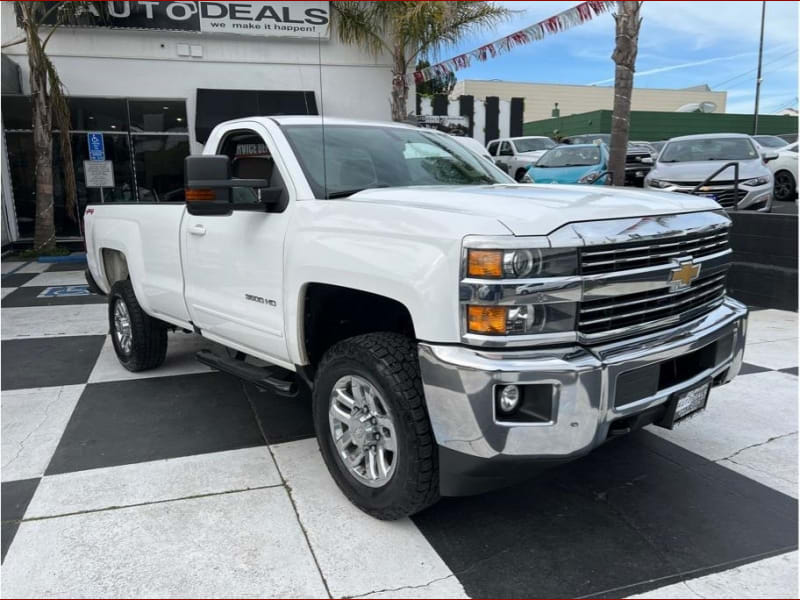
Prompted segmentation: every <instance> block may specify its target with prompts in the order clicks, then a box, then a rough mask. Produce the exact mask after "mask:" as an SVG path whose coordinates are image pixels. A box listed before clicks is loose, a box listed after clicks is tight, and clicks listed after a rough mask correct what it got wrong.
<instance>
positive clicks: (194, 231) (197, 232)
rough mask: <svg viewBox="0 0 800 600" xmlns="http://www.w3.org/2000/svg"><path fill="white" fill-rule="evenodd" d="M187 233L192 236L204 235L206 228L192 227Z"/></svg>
mask: <svg viewBox="0 0 800 600" xmlns="http://www.w3.org/2000/svg"><path fill="white" fill-rule="evenodd" d="M189 233H191V234H192V235H205V234H206V228H205V227H203V226H202V225H192V226H191V227H189Z"/></svg>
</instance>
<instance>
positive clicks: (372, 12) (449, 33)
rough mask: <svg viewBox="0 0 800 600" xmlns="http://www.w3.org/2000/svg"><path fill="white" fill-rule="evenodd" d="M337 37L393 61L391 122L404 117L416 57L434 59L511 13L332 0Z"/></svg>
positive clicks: (482, 5) (476, 5)
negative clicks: (409, 75)
mask: <svg viewBox="0 0 800 600" xmlns="http://www.w3.org/2000/svg"><path fill="white" fill-rule="evenodd" d="M332 5H333V9H334V11H335V12H336V14H337V16H338V20H337V24H336V29H337V31H338V35H339V39H340V40H341V41H343V42H345V43H349V44H359V45H361V46H363V47H365V48H366V49H367V50H368V51H370V52H372V53H373V54H375V55H378V54H380V53H381V52H384V51H385V52H388V53H389V54H390V55H391V57H392V95H391V102H392V119H393V120H395V121H403V120H405V119H406V114H407V110H406V106H407V104H406V103H407V101H408V82H407V81H406V78H405V75H406V71H407V70H408V67H409V66H410V65H411V64H414V61H415V60H416V59H417V57H421V56H427V55H435V54H436V53H437V52H438V51H439V50H441V49H442V48H443V47H444V46H446V45H452V44H455V43H456V42H458V41H459V40H461V39H462V38H463V37H464V35H465V34H466V33H467V32H469V31H471V30H472V29H474V28H480V27H489V26H492V25H495V24H496V23H498V22H499V21H501V20H503V19H505V18H506V17H507V16H508V15H509V14H510V11H509V10H508V9H506V8H503V7H500V6H496V5H494V4H492V3H490V2H424V1H423V2H332Z"/></svg>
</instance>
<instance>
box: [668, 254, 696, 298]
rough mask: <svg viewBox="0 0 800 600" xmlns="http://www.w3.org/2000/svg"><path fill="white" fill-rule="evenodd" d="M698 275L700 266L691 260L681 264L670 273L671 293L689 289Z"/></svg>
mask: <svg viewBox="0 0 800 600" xmlns="http://www.w3.org/2000/svg"><path fill="white" fill-rule="evenodd" d="M698 275H700V265H695V264H693V263H692V261H690V260H687V261H684V262H681V263H680V264H679V265H678V266H677V267H676V268H674V269H672V271H670V272H669V291H670V292H677V291H679V290H682V289H684V288H687V287H689V285H691V283H692V282H693V281H694V280H695V279H697V277H698Z"/></svg>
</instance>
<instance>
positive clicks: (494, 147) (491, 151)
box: [486, 142, 500, 156]
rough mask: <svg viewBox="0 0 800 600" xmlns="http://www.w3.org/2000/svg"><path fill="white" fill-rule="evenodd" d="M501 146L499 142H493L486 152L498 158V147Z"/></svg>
mask: <svg viewBox="0 0 800 600" xmlns="http://www.w3.org/2000/svg"><path fill="white" fill-rule="evenodd" d="M499 145H500V143H499V142H492V143H490V144H489V147H488V148H487V149H486V150H487V151H488V152H489V154H491V155H492V156H497V146H499Z"/></svg>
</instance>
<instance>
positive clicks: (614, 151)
mask: <svg viewBox="0 0 800 600" xmlns="http://www.w3.org/2000/svg"><path fill="white" fill-rule="evenodd" d="M641 4H642V3H641V2H624V1H621V2H617V6H618V9H617V14H615V15H614V19H615V20H616V22H617V40H616V47H615V48H614V53H613V54H612V55H611V58H612V60H613V61H614V63H615V64H616V68H615V69H614V112H613V114H612V116H611V148H610V150H609V159H608V163H609V164H608V168H609V171H611V173H612V174H613V175H612V176H613V179H612V181H611V184H612V185H620V186H621V185H625V157H626V155H627V153H628V135H629V133H630V126H631V122H630V116H631V94H632V92H633V73H634V71H635V70H636V54H637V52H638V49H639V28H640V26H641V24H642V20H641V18H640V17H639V9H640V8H641Z"/></svg>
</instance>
